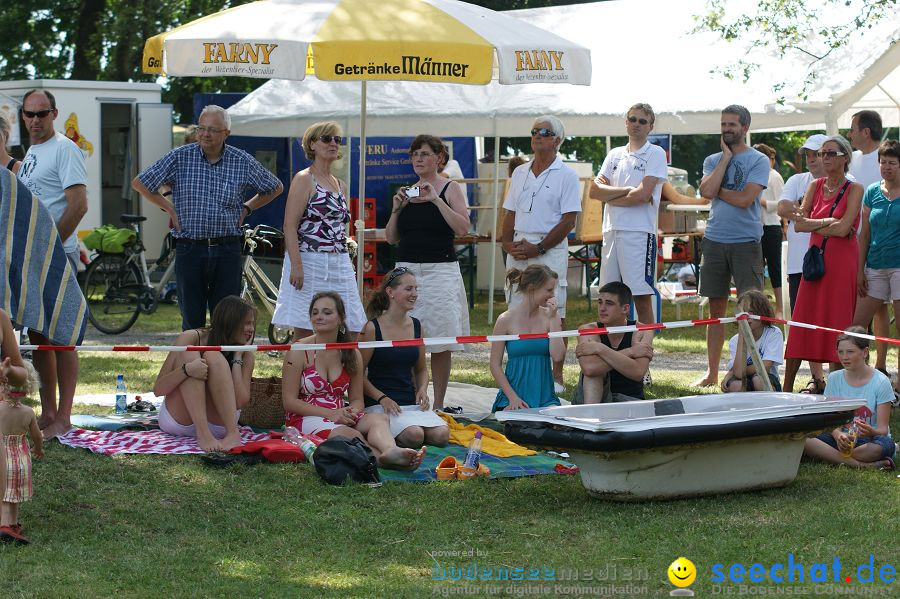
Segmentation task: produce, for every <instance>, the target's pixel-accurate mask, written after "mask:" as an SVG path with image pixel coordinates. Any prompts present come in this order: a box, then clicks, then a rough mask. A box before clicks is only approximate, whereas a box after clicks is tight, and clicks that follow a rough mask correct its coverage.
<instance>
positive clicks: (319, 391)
mask: <svg viewBox="0 0 900 599" xmlns="http://www.w3.org/2000/svg"><path fill="white" fill-rule="evenodd" d="M309 320H310V322H311V323H312V327H313V331H314V333H313V335H311V336H309V337H306V338H305V339H300V340H299V343H309V344H312V343H341V342H345V341H349V338H348V332H347V325H346V322H345V313H344V302H343V300H341V296H340V295H339V294H337V293H335V292H333V291H323V292H321V293H317V294H316V295H315V296H314V297H313V298H312V303H310V306H309ZM345 395H347V396H349V398H350V403H349V405H347V402H346V401H345ZM281 397H282V398H283V401H284V409H285V412H286V425H287V426H293V427H294V428H296V429H297V430H298V431H300V432H301V433H303V434H307V435H319V436H320V437H335V436H342V437H356V438H359V439H362V440H364V441H366V442H367V443H368V445H369V447H371V448H372V452H373V453H374V454H375V457H376V458H377V459H378V465H379V466H381V467H383V468H394V469H396V470H415V469H416V468H418V467H419V466H420V465H421V464H422V458H423V457H424V456H425V448H424V447H422V448H421V449H419V450H418V451H416V450H415V449H404V448H400V447H397V444H396V442H395V441H394V437H393V436H392V435H391V431H390V427H389V425H388V419H387V416H385V415H384V414H367V413H365V412H364V411H363V368H362V358H361V357H360V354H359V350H358V349H340V350H338V349H325V350H316V351H308V350H294V351H290V352H287V354H286V355H285V357H284V365H283V367H282V382H281Z"/></svg>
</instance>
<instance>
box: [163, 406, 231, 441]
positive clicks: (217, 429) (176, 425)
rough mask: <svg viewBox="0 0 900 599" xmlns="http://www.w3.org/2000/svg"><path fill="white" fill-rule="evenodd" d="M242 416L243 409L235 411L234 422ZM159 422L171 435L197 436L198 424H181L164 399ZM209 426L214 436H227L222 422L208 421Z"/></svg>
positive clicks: (217, 437) (218, 437)
mask: <svg viewBox="0 0 900 599" xmlns="http://www.w3.org/2000/svg"><path fill="white" fill-rule="evenodd" d="M240 418H241V411H240V410H237V411H236V412H235V413H234V422H235V424H237V421H238V420H240ZM157 424H159V430H161V431H162V432H164V433H169V434H170V435H175V436H176V437H194V438H195V439H196V438H197V425H196V424H181V423H180V422H178V421H177V420H175V418H174V417H173V416H172V414H171V413H170V412H169V410H168V409H167V408H166V402H165V401H163V402H162V405H161V406H160V407H159V415H158V416H157ZM207 425H208V426H209V432H210V433H212V436H213V437H215V438H216V439H222V438H224V437H225V435H226V433H227V431H226V430H225V427H224V426H222V425H220V424H213V423H211V422H210V423H207Z"/></svg>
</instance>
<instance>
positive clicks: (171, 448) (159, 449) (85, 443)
mask: <svg viewBox="0 0 900 599" xmlns="http://www.w3.org/2000/svg"><path fill="white" fill-rule="evenodd" d="M240 431H241V441H242V442H243V443H249V442H250V441H260V440H262V439H268V438H269V433H254V432H253V430H252V429H250V428H248V427H242V428H241V429H240ZM57 439H59V442H60V443H62V444H63V445H68V446H69V447H76V448H79V449H88V450H90V451H92V452H93V453H99V454H101V455H116V454H119V453H164V454H176V455H184V454H193V453H205V452H204V451H203V450H202V449H200V446H199V445H197V439H195V438H194V437H176V436H175V435H170V434H169V433H164V432H162V431H161V430H152V431H89V430H86V429H83V428H73V429H72V430H70V431H69V432H67V433H66V434H65V435H61V436H59V437H57Z"/></svg>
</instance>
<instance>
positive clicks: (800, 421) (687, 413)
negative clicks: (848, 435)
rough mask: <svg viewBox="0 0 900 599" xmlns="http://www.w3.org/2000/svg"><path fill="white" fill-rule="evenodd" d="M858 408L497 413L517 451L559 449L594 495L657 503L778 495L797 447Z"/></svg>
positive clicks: (775, 405)
mask: <svg viewBox="0 0 900 599" xmlns="http://www.w3.org/2000/svg"><path fill="white" fill-rule="evenodd" d="M865 403H866V402H865V400H862V399H844V398H837V399H836V398H825V397H823V396H821V395H803V394H799V393H767V392H757V393H728V394H718V395H695V396H691V397H681V398H675V399H657V400H652V401H649V400H647V401H631V402H622V403H604V404H587V405H572V406H554V407H547V408H536V409H529V410H513V411H509V412H497V413H496V417H497V420H499V421H500V422H502V423H503V427H504V432H505V434H506V436H507V437H508V438H509V439H510V440H512V441H515V442H516V443H519V444H522V445H527V446H531V447H540V448H547V449H556V450H560V449H564V450H565V451H567V452H568V453H569V454H570V456H571V458H572V461H574V462H575V463H576V464H577V465H578V467H579V470H580V473H581V480H582V483H583V484H584V486H585V488H586V489H587V490H588V492H590V493H591V494H592V495H594V496H597V497H602V498H609V499H617V500H626V501H627V500H644V499H665V498H675V497H689V496H696V495H707V494H714V493H728V492H734V491H749V490H753V489H763V488H773V487H781V486H785V485H787V484H789V483H790V482H791V481H793V480H794V478H795V477H796V476H797V469H798V468H799V464H800V457H801V455H802V453H803V443H804V440H805V439H806V438H807V437H809V436H811V435H813V434H815V433H819V432H822V431H824V430H831V429H834V428H835V427H837V426H839V425H841V424H842V423H844V422H847V421H848V420H850V418H852V416H853V412H854V410H856V409H857V408H859V407H860V406H863V405H865Z"/></svg>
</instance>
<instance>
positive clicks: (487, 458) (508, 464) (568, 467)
mask: <svg viewBox="0 0 900 599" xmlns="http://www.w3.org/2000/svg"><path fill="white" fill-rule="evenodd" d="M466 451H468V450H467V449H466V448H465V447H460V446H459V445H447V446H446V447H434V446H432V445H429V446H428V450H427V451H426V452H425V459H424V460H423V461H422V466H421V467H419V469H418V470H416V471H414V472H404V471H400V470H388V469H386V468H379V469H378V472H379V474H381V480H382V481H399V482H410V483H412V482H432V481H436V480H437V478H436V476H435V473H434V469H435V468H436V467H437V465H438V464H440V462H441V460H443V459H444V458H445V457H447V456H448V455H452V456H453V457H455V458H456V459H457V460H458V461H459V462H460V463H462V462H463V460H465V457H466ZM481 463H482V464H484V465H485V466H487V467H488V468H490V469H491V476H490V477H489V478H515V477H517V476H536V475H538V474H571V473H572V469H573V468H574V465H573V464H571V463H569V462H566V461H563V460H560V459H557V458H553V457H550V456H548V455H545V454H535V455H529V456H522V455H518V456H511V457H506V458H501V457H497V456H495V455H491V454H489V453H482V454H481ZM557 464H562V466H563V468H562V469H558V468H557V467H556V465H557ZM561 470H562V471H561ZM466 482H467V481H458V482H456V483H452V484H461V485H464V484H466Z"/></svg>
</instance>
